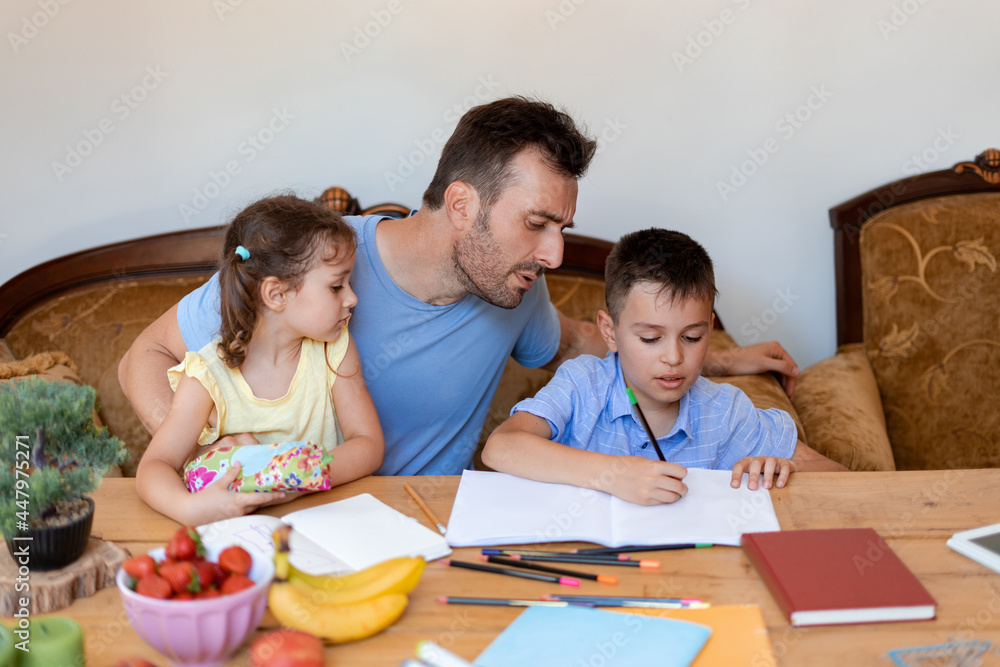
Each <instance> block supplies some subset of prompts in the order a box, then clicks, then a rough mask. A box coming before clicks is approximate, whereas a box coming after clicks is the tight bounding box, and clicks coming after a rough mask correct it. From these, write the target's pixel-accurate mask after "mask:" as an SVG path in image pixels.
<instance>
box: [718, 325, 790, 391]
mask: <svg viewBox="0 0 1000 667" xmlns="http://www.w3.org/2000/svg"><path fill="white" fill-rule="evenodd" d="M767 372H771V373H777V374H778V375H780V376H781V378H780V379H781V385H782V386H783V387H784V388H785V393H786V394H788V398H789V400H791V398H792V394H793V393H794V392H795V378H796V377H798V375H799V367H798V365H796V363H795V360H794V359H792V355H790V354H788V352H786V351H785V348H783V347H781V344H780V343H778V342H777V341H773V340H772V341H770V342H768V343H757V344H756V345H747V346H746V347H734V348H732V349H730V350H720V351H718V352H712V351H710V352H709V353H708V354H707V355H705V363H704V364H703V365H702V375H716V376H718V375H756V374H757V373H767Z"/></svg>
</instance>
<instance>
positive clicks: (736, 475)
mask: <svg viewBox="0 0 1000 667" xmlns="http://www.w3.org/2000/svg"><path fill="white" fill-rule="evenodd" d="M795 468H796V466H795V463H794V462H793V461H792V460H791V459H779V458H777V457H774V456H747V457H745V458H743V459H740V460H739V461H738V462H737V463H736V465H734V466H733V481H732V482H731V483H730V486H732V487H733V488H734V489H738V488H740V484H742V483H743V473H744V472H746V473H749V475H750V479H749V480H748V481H747V488H748V489H750V490H751V491H754V490H756V489H757V480H759V479H760V476H761V474H763V475H764V484H763V487H764V488H765V489H770V488H771V482H772V480H774V476H775V474H777V475H778V481H777V482H775V486H777V487H778V488H779V489H780V488H781V487H783V486H784V485H785V484H786V483H787V482H788V476H789V475H791V474H792V473H793V472H794V471H795Z"/></svg>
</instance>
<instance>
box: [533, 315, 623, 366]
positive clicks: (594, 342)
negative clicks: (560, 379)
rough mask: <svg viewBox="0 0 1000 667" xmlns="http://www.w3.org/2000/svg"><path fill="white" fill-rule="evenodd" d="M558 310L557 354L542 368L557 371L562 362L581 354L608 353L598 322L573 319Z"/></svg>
mask: <svg viewBox="0 0 1000 667" xmlns="http://www.w3.org/2000/svg"><path fill="white" fill-rule="evenodd" d="M556 312H557V313H558V314H559V348H558V349H557V350H556V356H554V357H552V360H551V361H550V362H549V363H547V364H545V365H544V366H542V368H544V369H545V370H548V371H555V370H556V369H557V368H559V366H560V364H562V362H564V361H566V360H567V359H573V358H574V357H578V356H580V355H581V354H592V355H594V356H595V357H602V358H603V357H604V355H606V354H607V353H608V346H607V345H606V344H605V342H604V339H603V338H601V332H600V331H599V330H598V329H597V325H596V324H594V323H593V322H584V321H583V320H574V319H571V318H569V317H566V316H565V315H563V314H562V312H561V311H559V310H556Z"/></svg>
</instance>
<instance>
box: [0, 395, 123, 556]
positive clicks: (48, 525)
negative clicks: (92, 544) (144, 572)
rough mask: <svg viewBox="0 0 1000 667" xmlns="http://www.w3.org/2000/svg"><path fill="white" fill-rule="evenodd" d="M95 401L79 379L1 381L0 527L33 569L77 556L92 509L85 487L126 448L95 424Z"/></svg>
mask: <svg viewBox="0 0 1000 667" xmlns="http://www.w3.org/2000/svg"><path fill="white" fill-rule="evenodd" d="M96 403H97V391H96V390H95V389H94V388H93V387H88V386H86V385H82V386H81V385H76V384H73V383H70V382H51V381H48V380H43V379H41V378H30V379H24V380H13V381H11V382H9V383H4V384H2V385H0V448H2V456H3V465H0V532H2V533H3V536H4V539H5V540H6V542H7V548H8V549H9V551H10V553H11V554H12V555H13V554H15V553H25V551H24V550H25V548H26V549H27V552H26V555H27V560H28V565H29V567H31V568H32V569H36V570H51V569H55V568H59V567H63V566H64V565H67V564H69V563H71V562H73V561H74V560H76V559H77V558H79V557H80V555H81V554H82V553H83V551H84V549H85V548H86V546H87V541H88V539H89V538H90V526H91V523H92V520H93V517H94V502H93V500H91V499H90V498H89V497H87V496H86V494H88V493H90V492H92V491H93V490H94V489H96V488H97V487H98V485H99V484H100V483H101V479H102V478H103V477H104V475H105V473H106V472H107V471H108V469H109V468H110V467H111V466H113V465H118V464H120V463H121V462H122V461H124V460H125V457H126V456H127V453H126V451H125V444H124V443H123V442H122V441H121V440H119V439H118V438H116V437H114V436H112V435H111V434H109V433H108V430H107V428H105V427H101V428H98V427H97V426H96V425H95V424H94V421H93V418H94V414H95V407H96ZM15 536H30V537H31V538H32V539H31V541H22V540H17V541H14V540H13V538H14V537H15ZM15 550H20V551H15Z"/></svg>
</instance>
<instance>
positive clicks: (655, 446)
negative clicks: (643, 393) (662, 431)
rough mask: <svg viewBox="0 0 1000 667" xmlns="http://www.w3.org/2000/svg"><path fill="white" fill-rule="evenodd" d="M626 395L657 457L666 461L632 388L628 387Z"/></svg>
mask: <svg viewBox="0 0 1000 667" xmlns="http://www.w3.org/2000/svg"><path fill="white" fill-rule="evenodd" d="M625 393H626V394H627V395H628V402H629V403H631V404H632V409H633V410H635V416H636V417H638V418H639V423H640V424H642V428H644V429H645V430H646V437H647V438H649V441H650V442H651V443H653V449H655V450H656V455H657V456H659V457H660V460H661V461H666V460H667V459H666V457H664V456H663V452H662V451H661V450H660V443H658V442H657V441H656V436H655V435H653V429H651V428H649V422H647V421H646V415H644V414H642V408H640V407H639V402H638V401H637V400H635V394H633V393H632V388H631V387H626V388H625Z"/></svg>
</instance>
